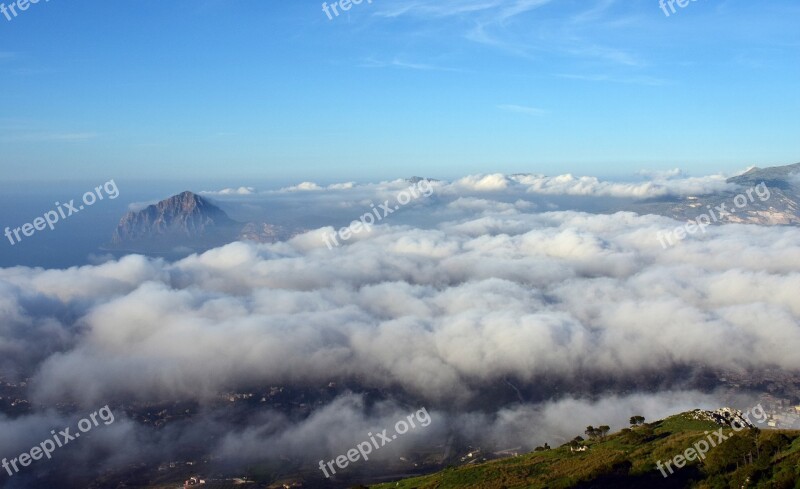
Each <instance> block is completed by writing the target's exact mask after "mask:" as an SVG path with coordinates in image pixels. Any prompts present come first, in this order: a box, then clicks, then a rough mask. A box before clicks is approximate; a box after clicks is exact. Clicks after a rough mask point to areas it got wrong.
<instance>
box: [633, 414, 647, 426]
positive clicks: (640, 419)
mask: <svg viewBox="0 0 800 489" xmlns="http://www.w3.org/2000/svg"><path fill="white" fill-rule="evenodd" d="M630 423H631V426H639V425H642V424H644V416H631V420H630Z"/></svg>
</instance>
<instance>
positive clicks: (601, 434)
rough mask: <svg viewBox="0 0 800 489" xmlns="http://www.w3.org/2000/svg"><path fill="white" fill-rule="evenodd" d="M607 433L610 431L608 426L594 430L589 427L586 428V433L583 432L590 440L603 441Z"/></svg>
mask: <svg viewBox="0 0 800 489" xmlns="http://www.w3.org/2000/svg"><path fill="white" fill-rule="evenodd" d="M609 431H611V427H610V426H605V425H603V426H598V427H597V428H595V427H594V426H591V425H589V426H587V427H586V431H584V433H586V436H588V437H589V438H591V439H595V438H600V439H603V438H605V437H606V435H608V432H609Z"/></svg>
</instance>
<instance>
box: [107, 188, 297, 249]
mask: <svg viewBox="0 0 800 489" xmlns="http://www.w3.org/2000/svg"><path fill="white" fill-rule="evenodd" d="M288 236H289V235H288V233H286V232H285V230H284V229H283V228H281V227H279V226H273V225H270V224H267V223H252V222H250V223H241V222H238V221H235V220H233V219H231V218H230V217H229V216H228V214H227V213H226V212H225V211H223V210H222V209H220V208H219V207H217V206H216V205H214V204H213V203H211V202H210V201H209V200H208V199H206V198H204V197H201V196H199V195H197V194H195V193H193V192H190V191H185V192H181V193H180V194H177V195H173V196H172V197H169V198H167V199H164V200H162V201H160V202H158V203H156V204H152V205H149V206H147V207H145V208H144V209H141V210H138V211H130V212H128V213H127V214H125V216H124V217H123V218H122V219H121V220H120V222H119V224H118V225H117V228H116V230H115V231H114V233H113V235H112V237H111V246H112V248H115V249H127V250H132V251H137V252H168V251H171V250H174V249H182V250H184V251H205V250H208V249H211V248H214V247H216V246H222V245H224V244H227V243H231V242H233V241H237V240H240V239H244V240H251V241H259V242H273V241H278V240H280V239H285V238H286V237H288Z"/></svg>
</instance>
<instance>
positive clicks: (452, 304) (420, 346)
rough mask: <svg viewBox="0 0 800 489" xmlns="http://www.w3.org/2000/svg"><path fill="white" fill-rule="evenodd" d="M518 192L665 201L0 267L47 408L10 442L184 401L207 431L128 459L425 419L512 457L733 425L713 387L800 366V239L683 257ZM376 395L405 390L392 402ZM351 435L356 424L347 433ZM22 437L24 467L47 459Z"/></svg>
mask: <svg viewBox="0 0 800 489" xmlns="http://www.w3.org/2000/svg"><path fill="white" fill-rule="evenodd" d="M676 177H677V175H675V176H673V177H670V178H671V179H670V180H669V181H678V182H680V183H679V186H680V185H683V186H684V187H680V188H686V186H689V185H693V183H692V182H690V181H689V180H687V179H681V178H676ZM714 181H716V180H713V179H712V180H708V181H702V182H699V183H697V184H698V185H700V186H702V185H705V184H707V183H709V182H714ZM408 185H409V184H408V182H403V181H397V182H384V183H382V184H379V185H378V184H376V185H375V186H373V187H370V189H369V191H364V188H363V187H362V186H358V185H354V186H353V187H350V188H346V189H337V190H328V191H326V192H318V193H314V194H311V195H313V196H314V198H320V199H327V198H330V196H326V195H325V194H327V193H329V192H331V193H333V194H336V193H337V192H356V193H357V194H356V195H357V197H358V200H356V201H354V202H355V204H353V206H352V207H349V208H348V212H353V211H358V210H359V209H360V207H359V204H358V203H359V202H360V205H362V206H363V205H365V204H366V203H367V202H369V201H370V200H366V199H365V198H370V197H368V196H372V197H371V198H375V196H376V195H378V192H384V193H386V194H393V193H396V192H397V191H398V189H402V188H407V187H408ZM633 185H637V184H633ZM651 185H654V184H652V183H651ZM519 188H522V189H524V193H529V192H545V193H546V192H549V191H550V190H548V189H553V191H556V192H567V193H568V192H575V193H580V192H584V191H585V192H587V193H589V194H593V195H604V194H605V193H612V194H613V193H620V194H625V193H627V194H630V195H634V194H636V195H647V194H648V192H653V190H652V187H641V188H639V187H630V188H628V187H604V184H603V182H601V181H599V180H596V179H589V180H581V179H576V178H573V177H563V178H556V179H545V180H542V179H541V178H539V177H535V176H527V175H516V176H510V177H509V176H504V175H489V176H481V177H467V178H465V179H461V180H458V181H456V182H454V183H452V184H448V183H437V184H436V185H435V193H434V195H433V196H432V197H430V198H428V199H420V201H419V205H420V209H419V210H418V213H417V214H410V215H411V216H412V217H415V218H419V222H420V223H422V222H424V225H422V224H417V223H415V219H408V218H407V219H405V220H403V219H401V218H400V217H397V218H395V217H394V216H393V217H391V218H387V219H386V220H384V221H382V222H381V223H380V224H378V225H376V226H374V227H373V228H372V230H371V232H368V233H362V234H360V235H358V236H357V237H354V238H353V239H351V240H349V241H346V242H343V243H342V246H340V247H336V248H334V249H332V250H331V249H328V247H327V246H326V245H325V242H324V240H323V235H324V234H325V233H331V232H333V228H330V227H328V228H318V229H312V230H309V231H307V232H305V233H302V234H299V235H297V236H295V237H293V238H292V239H290V240H288V241H286V242H279V243H274V244H255V243H244V242H237V243H232V244H229V245H227V246H223V247H221V248H217V249H214V250H211V251H208V252H206V253H203V254H199V255H192V256H189V257H187V258H185V259H182V260H179V261H175V262H170V261H166V260H161V259H152V258H145V257H142V256H136V255H133V256H127V257H124V258H122V259H118V260H108V261H104V262H103V263H101V264H97V265H91V266H83V267H74V268H69V269H63V270H44V269H31V268H25V267H16V268H10V269H0V291H2V295H0V297H2V299H0V353H2V358H3V359H4V360H3V362H0V367H2V369H3V372H4V374H3V375H5V376H8V377H15V376H16V377H18V378H29V392H30V394H31V399H32V401H33V402H34V403H35V405H36V406H37V408H36V409H35V410H34V411H33V413H32V414H31V415H30V416H27V417H21V418H17V419H3V420H0V423H4V424H5V426H6V427H7V428H8V430H9V433H11V432H14V433H18V432H19V433H21V432H22V431H21V430H23V429H27V427H28V426H29V425H30V424H36V423H51V424H52V423H53V422H54V421H53V420H51V419H50V418H47V416H53V415H52V414H48V412H47V411H46V408H45V407H46V406H55V405H66V406H73V407H74V408H75V409H78V410H79V409H91V408H95V409H96V407H97V406H100V405H104V404H107V403H111V404H112V405H132V404H135V405H142V403H144V404H156V403H161V402H166V401H175V400H181V401H188V402H196V403H197V404H198V405H199V406H201V407H203V412H202V413H200V414H198V415H197V416H196V417H194V418H192V420H191V421H183V422H182V424H179V425H176V426H175V427H173V428H170V430H166V431H164V432H161V433H160V434H158V436H156V435H153V434H152V433H150V434H147V433H146V431H145V432H142V434H138V433H140V429H142V427H140V426H138V425H137V424H136V423H135V422H132V421H131V422H130V423H127V422H123V423H120V426H121V428H116V429H117V430H119V429H129V430H134V431H135V432H136V433H137V435H135V437H134V438H136V440H138V441H137V443H138V445H137V447H132V448H131V449H130V450H129V451H128V452H126V453H127V455H124V456H123V454H119V455H117V457H118V458H117V459H113V462H109V463H112V464H115V465H119V464H125V463H130V462H131V460H135V459H136V458H137V457H146V455H143V453H145V454H146V453H147V452H148V450H147V449H146V448H144V449H143V448H142V447H147V446H151V445H152V446H156V447H161V448H160V449H158V450H157V449H154V450H153V453H158V454H163V453H165V451H167V452H168V450H169V448H166V447H173V446H186V445H187V444H188V442H187V440H193V441H196V440H197V437H198V436H199V435H198V433H199V431H198V430H205V431H204V432H205V433H213V436H214V440H216V442H215V444H213V445H212V446H210V447H209V448H210V449H213V450H214V451H215V452H216V453H217V454H218V455H219V456H220V457H222V458H226V457H234V455H235V454H236V452H237V448H236V447H240V446H246V447H252V448H253V450H254V451H257V450H261V449H262V448H263V451H261V452H257V453H264V454H265V456H274V457H279V456H289V457H297V458H298V459H300V458H302V455H301V454H302V453H306V454H307V455H306V456H314V457H317V456H318V457H320V458H322V457H324V456H326V454H327V455H334V456H335V455H337V454H339V453H341V451H338V452H337V450H338V449H339V445H340V444H341V443H342V441H346V442H348V443H349V442H353V441H357V439H358V437H360V436H362V433H363V432H364V430H369V429H371V428H372V427H375V426H381V425H382V424H383V423H388V422H389V420H391V419H393V417H396V416H399V414H400V413H401V412H402V411H403V409H405V406H406V405H407V404H409V403H408V401H409V400H411V401H412V402H411V404H412V405H413V406H416V407H419V406H426V407H428V408H429V409H430V411H431V413H433V414H435V415H436V416H437V417H436V418H434V420H436V419H438V420H439V422H438V423H436V421H434V424H433V425H432V427H431V429H430V430H428V431H426V433H429V435H420V436H421V438H419V439H418V441H417V442H418V443H425V442H426V441H425V440H427V438H425V437H426V436H430V437H433V438H434V439H435V438H437V437H439V438H441V437H443V436H444V433H448V434H450V433H457V434H458V436H460V437H464V439H472V440H489V441H491V443H493V444H495V445H496V446H503V445H505V446H506V447H512V446H517V445H519V444H520V443H521V442H522V438H523V437H525V436H527V437H528V440H529V441H531V440H539V442H544V441H549V442H551V443H552V442H554V441H557V440H559V439H560V437H561V438H563V437H567V436H569V435H572V436H574V435H575V434H577V433H575V426H576V425H577V426H580V425H583V426H585V425H586V424H590V423H600V422H601V421H604V420H605V421H604V422H606V423H612V422H620V423H621V422H622V421H619V419H622V420H623V421H624V417H625V416H630V415H631V414H634V411H636V413H635V414H642V415H645V416H647V417H650V418H652V417H658V416H663V415H665V414H668V413H669V412H672V411H675V410H683V409H687V408H690V407H712V406H713V403H714V399H715V396H714V395H713V387H712V386H710V385H706V384H704V383H703V379H704V378H707V377H704V376H703V375H695V374H699V373H703V372H709V371H720V370H753V371H758V370H761V369H767V368H774V367H777V368H780V369H784V370H789V371H796V370H798V369H800V357H798V356H797V355H796V354H795V352H796V351H797V350H798V349H800V329H798V327H797V325H798V322H799V321H798V320H800V300H798V298H797V294H796V293H795V291H796V290H798V289H799V288H800V245H798V243H800V230H799V229H797V228H794V227H760V226H747V225H738V224H732V225H726V226H717V227H713V228H709V229H708V230H707V232H706V233H704V234H696V235H693V236H689V237H687V239H685V240H683V241H681V242H679V243H677V244H676V246H674V247H672V248H670V249H667V250H664V249H662V247H661V244H660V243H659V241H658V239H657V233H658V232H659V231H663V230H665V229H672V228H674V227H675V226H676V224H677V223H676V222H675V221H672V220H670V219H668V218H663V217H658V216H652V215H648V216H640V215H637V214H635V213H629V212H618V213H613V214H591V213H586V212H578V211H556V212H553V211H547V209H546V208H542V207H541V206H539V205H537V204H535V203H532V202H530V201H528V200H522V199H517V198H516V196H517V193H511V194H509V193H508V192H509V190H510V189H519ZM531 188H532V189H534V190H532V191H529V190H528V189H531ZM675 188H679V187H675ZM359 189H360V190H359ZM458 189H461V191H462V192H463V195H458V194H457V193H456V191H457V190H458ZM584 189H585V190H584ZM361 191H364V192H363V193H358V192H361ZM448 192H450V198H446V199H445V198H442V197H441V196H442V195H444V196H447V195H448ZM497 192H500V194H501V195H503V196H504V198H503V199H497V198H496V195H497V194H496V193H497ZM503 192H506V193H503ZM282 195H285V194H282ZM357 215H358V213H355V214H354V218H355V217H357ZM420 216H422V217H420ZM423 217H424V219H423ZM331 383H334V384H339V385H347V386H348V389H349V390H350V392H348V393H339V394H337V396H336V397H335V399H327V400H325V401H324V402H321V403H319V404H314V405H313V406H310V407H309V412H308V413H307V416H304V417H300V418H296V417H288V418H287V415H286V414H285V413H277V412H271V411H270V412H269V413H262V414H259V415H258V416H256V415H253V416H251V417H247V418H246V419H243V420H240V422H238V423H229V422H225V421H220V417H221V416H220V415H219V414H215V411H214V409H216V408H214V407H213V406H215V405H216V404H215V403H217V402H218V400H219V399H220V398H221V397H223V396H225V395H226V394H227V393H230V392H237V391H248V390H251V389H254V388H263V387H269V386H293V387H294V388H298V389H303V388H308V389H320V388H325V386H328V385H329V384H331ZM365 392H381V393H383V394H382V395H383V398H382V399H381V400H380V403H383V404H380V406H379V407H375V403H374V402H366V401H365V398H364V396H365V395H366V394H364V393H365ZM401 399H402V400H404V401H405V404H404V403H403V402H401V401H400V400H401ZM700 404H702V405H700ZM476 406H480V409H476ZM615 409H616V410H615ZM565 412H570V413H571V414H570V416H568V417H566V418H565V417H564V416H563V415H559V414H558V413H565ZM122 418H124V417H122ZM337 420H339V421H341V425H342V428H332V426H333V425H334V424H335V423H336V421H337ZM326 430H332V431H326ZM440 430H441V431H440ZM109 433H117V432H116V431H109ZM108 436H111V434H109V435H108ZM209 436H210V435H209ZM448 436H449V435H448ZM9 440H12V441H9V442H8V444H7V445H5V448H7V449H8V450H7V451H9V450H10V453H13V450H16V449H17V448H18V445H24V444H25V443H27V439H25V443H23V441H20V440H22V438H9ZM14 440H15V441H14ZM417 442H413V443H417ZM404 443H405V442H404ZM408 443H412V441H409V442H408ZM403 446H405V445H403V444H398V445H396V447H400V448H398V449H401V448H402V447H403ZM270 447H273V448H270ZM275 447H280V449H278V448H275ZM342 448H343V449H347V448H350V446H345V447H342ZM12 449H13V450H12ZM331 452H333V453H331ZM252 453H256V452H252ZM388 453H391V452H388ZM75 456H78V455H75Z"/></svg>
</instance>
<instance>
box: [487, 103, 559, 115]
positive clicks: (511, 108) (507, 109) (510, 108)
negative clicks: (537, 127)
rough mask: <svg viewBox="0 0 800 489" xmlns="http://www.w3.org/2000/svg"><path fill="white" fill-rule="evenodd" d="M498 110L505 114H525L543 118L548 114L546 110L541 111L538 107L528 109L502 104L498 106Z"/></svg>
mask: <svg viewBox="0 0 800 489" xmlns="http://www.w3.org/2000/svg"><path fill="white" fill-rule="evenodd" d="M497 108H498V109H500V110H503V111H505V112H513V113H515V114H525V115H533V116H542V115H545V114H546V113H547V111H546V110H544V109H540V108H538V107H528V106H525V105H515V104H502V105H498V106H497Z"/></svg>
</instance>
